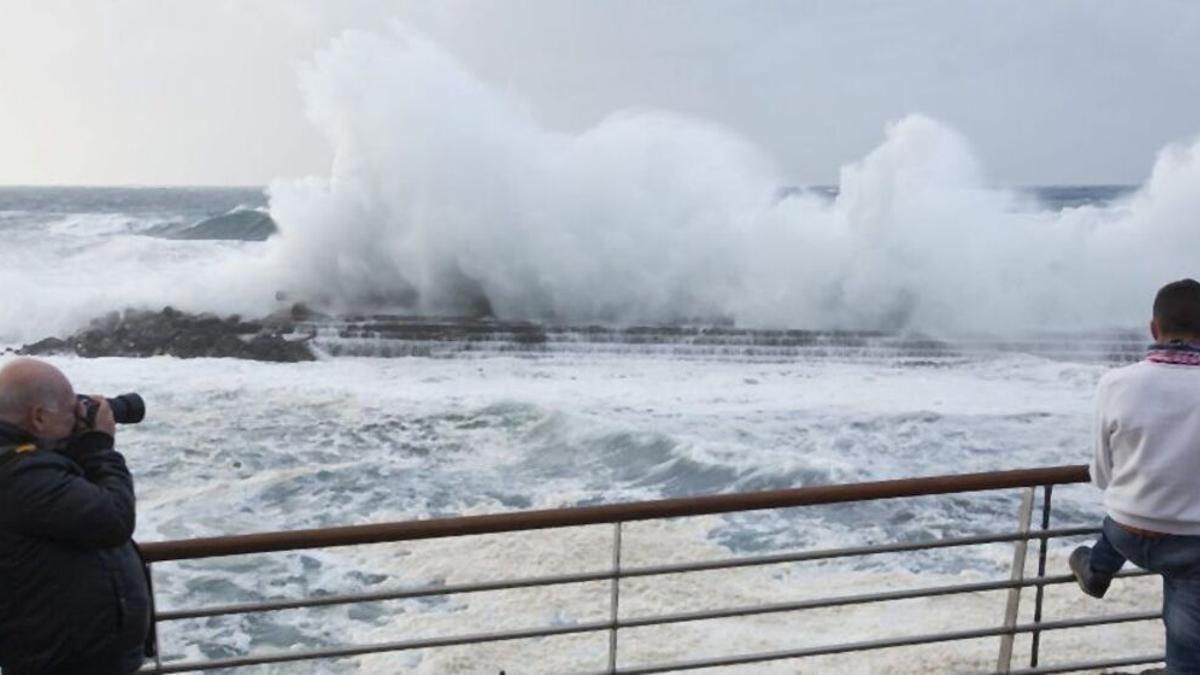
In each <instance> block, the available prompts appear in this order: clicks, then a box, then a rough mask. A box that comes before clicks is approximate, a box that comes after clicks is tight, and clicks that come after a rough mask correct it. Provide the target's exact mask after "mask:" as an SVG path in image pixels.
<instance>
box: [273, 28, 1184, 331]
mask: <svg viewBox="0 0 1200 675" xmlns="http://www.w3.org/2000/svg"><path fill="white" fill-rule="evenodd" d="M301 81H302V88H303V91H304V94H305V97H306V100H307V104H308V112H309V114H310V116H311V118H312V120H313V122H314V123H315V124H316V125H317V126H318V127H319V128H320V129H321V130H322V131H323V132H324V133H325V135H326V136H327V137H328V139H329V142H330V143H331V144H332V146H333V149H334V151H335V160H334V162H333V166H332V169H331V173H330V175H329V176H328V177H326V178H309V179H305V180H281V181H277V182H275V183H274V184H273V185H272V186H271V187H270V197H271V200H270V201H271V212H272V215H273V216H274V217H275V218H276V219H277V221H278V222H279V224H280V227H281V230H282V236H280V237H279V238H278V239H277V240H276V241H274V243H273V244H272V247H273V250H272V251H271V259H272V261H273V263H274V264H275V265H276V266H277V267H276V269H277V270H278V273H279V274H280V275H281V276H280V278H279V284H280V285H281V286H284V287H286V288H287V289H288V290H289V291H290V292H291V293H292V294H293V295H295V296H297V297H303V298H307V299H310V300H314V301H317V302H320V303H324V304H326V305H329V306H333V307H335V308H339V309H343V310H362V309H372V310H377V309H381V308H389V309H405V310H409V311H416V312H422V313H428V314H462V313H472V312H475V313H486V312H488V311H491V312H494V314H495V315H497V316H499V317H502V318H507V319H554V320H562V321H615V322H668V321H680V320H694V319H699V320H712V319H724V320H733V321H735V322H737V323H739V324H741V325H749V326H779V325H788V326H805V327H814V328H829V327H839V328H882V329H902V328H919V329H923V330H931V331H939V330H940V331H947V332H953V331H962V330H1002V329H1006V328H1016V329H1029V328H1036V327H1046V326H1051V327H1080V326H1087V327H1095V328H1099V327H1108V326H1114V325H1119V326H1130V325H1135V324H1140V323H1141V321H1142V319H1143V316H1144V315H1145V314H1146V313H1147V311H1148V308H1147V305H1148V300H1149V298H1150V296H1151V294H1152V293H1153V291H1154V289H1155V288H1157V286H1159V285H1161V284H1162V283H1163V282H1165V281H1168V280H1171V279H1173V278H1177V277H1181V276H1189V275H1196V274H1197V264H1196V259H1195V256H1194V254H1193V253H1191V252H1193V251H1195V250H1200V190H1197V189H1196V188H1197V186H1200V143H1196V144H1192V145H1190V146H1178V147H1169V148H1167V149H1165V150H1163V151H1162V152H1161V153H1160V154H1159V157H1158V159H1157V162H1156V163H1155V165H1154V169H1153V172H1152V174H1151V176H1150V178H1149V179H1148V181H1147V182H1146V183H1145V185H1144V186H1143V187H1142V188H1141V189H1140V190H1139V191H1137V192H1136V193H1135V194H1134V195H1133V196H1132V197H1130V198H1127V199H1124V200H1121V201H1119V202H1118V203H1115V204H1113V205H1111V206H1108V207H1103V208H1097V207H1088V206H1085V207H1081V208H1074V209H1066V210H1063V211H1062V212H1050V211H1044V210H1040V209H1039V208H1038V206H1037V205H1036V204H1032V203H1028V201H1027V200H1025V199H1023V198H1022V197H1020V196H1018V195H1017V194H1016V193H1014V192H1009V191H1005V190H998V189H994V188H989V187H988V186H987V183H986V179H985V178H984V176H983V173H982V171H981V169H980V167H979V166H978V162H977V161H976V158H975V156H974V154H973V153H972V150H971V148H970V146H969V144H968V143H967V142H966V141H965V139H963V138H962V137H961V136H960V135H959V134H958V133H956V132H955V131H954V130H952V129H950V128H948V127H946V126H945V125H943V124H940V123H938V122H937V121H935V120H932V119H929V118H927V117H924V116H921V115H912V116H909V117H907V118H905V119H903V120H900V121H898V122H896V123H894V124H891V125H889V126H888V127H887V129H886V137H885V139H884V141H883V143H882V145H880V146H879V147H878V148H877V149H875V150H874V151H873V152H871V153H870V154H868V155H867V156H866V157H865V158H863V159H862V160H861V161H858V162H855V163H853V164H851V165H849V166H846V167H844V168H843V169H842V171H841V177H840V184H839V193H838V195H837V197H836V198H835V199H833V200H829V199H827V198H822V197H820V196H817V195H813V194H808V193H803V192H800V193H790V194H786V193H781V191H780V186H782V185H784V184H786V181H785V180H784V179H783V178H782V176H781V174H780V172H779V171H778V169H777V168H776V167H775V166H774V164H773V162H772V160H771V158H770V157H769V156H768V155H767V153H765V152H764V151H763V150H761V149H759V148H756V147H754V146H753V145H752V144H750V143H749V142H748V141H746V140H744V139H743V138H740V137H739V136H737V135H736V134H735V133H733V132H731V131H730V130H727V129H723V128H720V127H718V126H716V125H714V124H711V123H708V122H705V121H702V120H697V119H692V118H688V117H684V116H681V115H675V114H670V113H666V112H658V111H647V110H628V111H622V112H618V113H615V114H613V115H611V116H609V117H608V118H606V119H604V120H603V121H601V122H600V123H598V124H597V125H595V126H594V127H592V128H590V129H587V130H585V131H583V132H581V133H563V132H559V131H555V130H551V129H548V128H546V127H545V126H543V125H541V124H539V122H538V120H537V118H536V115H535V113H534V111H531V110H530V108H529V107H528V106H527V105H525V104H524V103H523V102H522V101H520V100H519V99H517V98H515V97H514V96H512V95H511V94H510V93H508V92H506V91H502V90H500V89H498V88H496V87H493V86H490V85H489V84H487V83H484V82H481V81H479V80H478V79H476V78H475V77H473V76H472V75H471V73H469V72H468V71H467V70H466V69H465V68H464V67H463V66H462V65H461V64H459V63H458V62H457V61H456V60H455V59H454V58H452V57H451V56H450V55H449V54H447V53H446V52H445V51H443V50H442V49H441V48H439V47H438V46H437V45H436V44H434V43H432V42H430V41H429V40H427V39H425V38H423V37H421V36H418V35H413V34H411V33H408V32H406V31H404V30H402V29H397V30H396V31H395V32H394V34H389V35H377V34H370V33H361V32H350V33H346V34H344V35H342V36H341V37H340V38H338V39H337V40H335V41H334V42H333V43H332V44H331V45H330V46H329V47H328V48H327V49H325V50H323V51H321V52H320V53H318V54H317V55H316V57H315V58H314V60H313V61H312V62H311V63H310V64H309V65H308V66H307V67H306V68H305V69H304V70H303V72H302V74H301Z"/></svg>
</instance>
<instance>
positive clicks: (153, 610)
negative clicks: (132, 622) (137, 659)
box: [142, 562, 162, 673]
mask: <svg viewBox="0 0 1200 675" xmlns="http://www.w3.org/2000/svg"><path fill="white" fill-rule="evenodd" d="M142 569H143V571H144V572H145V573H146V590H148V591H149V592H150V635H148V636H146V640H147V641H149V642H150V645H151V646H152V647H153V649H154V671H153V672H156V673H161V672H162V649H161V647H160V646H159V644H158V609H157V603H155V601H154V567H153V566H152V565H151V564H150V563H148V562H142Z"/></svg>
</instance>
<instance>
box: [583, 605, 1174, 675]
mask: <svg viewBox="0 0 1200 675" xmlns="http://www.w3.org/2000/svg"><path fill="white" fill-rule="evenodd" d="M1161 616H1162V615H1161V614H1159V613H1155V612H1136V613H1130V614H1111V615H1108V616H1100V617H1087V618H1082V619H1063V620H1060V621H1042V622H1041V623H1027V624H1020V625H1016V626H1012V627H1011V628H1006V627H1004V626H1001V627H999V628H977V629H973V630H960V631H951V632H947V633H936V634H934V633H931V634H926V635H913V636H909V637H902V638H886V639H880V640H864V641H861V642H845V643H842V644H836V645H825V646H821V647H806V648H802V649H790V650H784V651H776V652H762V653H758V654H746V655H744V656H727V657H722V658H713V659H698V660H694V661H677V662H675V663H663V664H654V665H648V666H636V667H633V668H622V669H620V670H617V671H616V672H617V673H620V674H621V675H648V674H649V673H666V672H670V671H673V670H696V669H698V668H720V667H724V666H739V665H745V664H748V663H763V662H766V661H781V660H784V659H798V658H804V657H811V656H831V655H834V654H845V653H848V652H865V651H872V650H877V649H891V648H894V647H912V646H916V645H925V644H935V643H938V642H959V641H961V640H976V639H979V638H988V637H999V636H1001V635H1006V634H1008V633H1017V634H1020V633H1032V632H1034V631H1048V630H1061V629H1064V628H1084V627H1086V626H1099V625H1107V624H1113V623H1129V622H1133V621H1152V620H1154V619H1158V618H1160V617H1161ZM597 675H599V674H597Z"/></svg>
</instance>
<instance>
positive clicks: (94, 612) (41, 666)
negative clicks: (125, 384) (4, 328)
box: [0, 358, 150, 675]
mask: <svg viewBox="0 0 1200 675" xmlns="http://www.w3.org/2000/svg"><path fill="white" fill-rule="evenodd" d="M95 400H96V401H97V402H98V403H99V410H98V412H97V414H96V417H95V422H94V423H93V426H92V427H90V428H84V427H83V423H82V422H81V421H80V420H81V419H82V418H83V416H82V408H81V406H80V404H79V402H78V401H77V399H76V397H75V391H74V389H73V388H72V387H71V383H70V381H68V380H67V378H66V376H65V375H63V374H62V372H60V371H59V370H58V369H57V368H55V367H54V366H52V365H50V364H48V363H46V362H44V361H38V360H36V359H24V358H22V359H15V360H12V361H10V362H8V363H7V364H5V365H4V367H3V368H0V667H3V669H4V675H27V674H32V673H50V674H63V675H66V674H67V673H72V674H78V673H87V674H95V675H109V674H112V675H127V674H128V673H132V672H134V671H136V670H137V669H138V667H140V666H141V664H142V661H143V648H144V645H145V641H146V635H147V632H148V626H149V617H150V609H149V608H150V594H149V590H148V584H147V581H146V577H145V573H144V568H143V565H142V561H141V556H140V555H139V554H138V552H137V549H136V547H135V546H134V544H133V541H132V539H131V537H132V536H133V527H134V496H133V479H132V478H131V477H130V475H129V469H128V468H126V466H125V458H124V457H122V456H121V454H120V453H119V452H117V451H116V450H114V449H113V444H114V439H115V437H116V425H115V424H114V423H113V416H112V410H110V409H109V407H108V404H107V403H106V402H105V401H104V399H102V398H99V397H95Z"/></svg>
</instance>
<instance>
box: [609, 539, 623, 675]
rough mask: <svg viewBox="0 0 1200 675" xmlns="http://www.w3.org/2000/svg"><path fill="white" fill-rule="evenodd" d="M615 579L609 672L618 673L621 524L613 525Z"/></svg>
mask: <svg viewBox="0 0 1200 675" xmlns="http://www.w3.org/2000/svg"><path fill="white" fill-rule="evenodd" d="M612 569H613V577H612V595H611V603H610V614H609V616H610V621H611V622H612V628H610V629H609V631H608V672H610V673H615V672H617V617H619V616H620V612H621V522H620V521H617V522H616V523H613V565H612Z"/></svg>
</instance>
